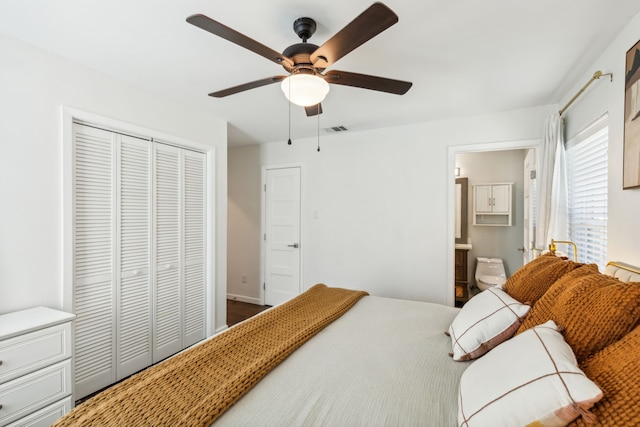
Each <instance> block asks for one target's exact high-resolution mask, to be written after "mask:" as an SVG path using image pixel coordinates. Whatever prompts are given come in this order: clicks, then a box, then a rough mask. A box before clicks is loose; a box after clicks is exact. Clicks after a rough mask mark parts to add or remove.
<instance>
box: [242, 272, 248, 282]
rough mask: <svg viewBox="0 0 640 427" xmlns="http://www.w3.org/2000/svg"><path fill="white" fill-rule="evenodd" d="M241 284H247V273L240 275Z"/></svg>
mask: <svg viewBox="0 0 640 427" xmlns="http://www.w3.org/2000/svg"><path fill="white" fill-rule="evenodd" d="M242 283H247V273H242Z"/></svg>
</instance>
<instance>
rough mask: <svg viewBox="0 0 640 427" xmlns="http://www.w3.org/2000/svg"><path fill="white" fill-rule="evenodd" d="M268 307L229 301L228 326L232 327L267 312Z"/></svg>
mask: <svg viewBox="0 0 640 427" xmlns="http://www.w3.org/2000/svg"><path fill="white" fill-rule="evenodd" d="M269 307H270V306H268V305H256V304H251V303H248V302H242V301H235V300H230V299H228V300H227V325H228V326H232V325H235V324H236V323H239V322H242V321H243V320H245V319H248V318H249V317H251V316H255V315H256V314H258V313H260V312H261V311H264V310H266V309H267V308H269Z"/></svg>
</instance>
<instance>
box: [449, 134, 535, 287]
mask: <svg viewBox="0 0 640 427" xmlns="http://www.w3.org/2000/svg"><path fill="white" fill-rule="evenodd" d="M539 142H540V141H539V140H526V141H515V142H502V143H490V144H481V145H473V146H459V147H451V148H450V152H449V154H450V157H449V158H450V161H451V171H454V173H453V175H457V176H455V178H456V179H459V178H467V180H468V203H467V206H468V207H467V217H468V225H467V234H468V239H467V242H466V243H467V244H468V246H469V252H468V270H469V271H468V277H469V287H470V288H472V287H473V286H474V276H475V267H476V259H477V258H478V257H490V258H501V259H503V261H504V265H505V270H506V273H507V276H509V275H511V274H512V273H513V272H515V271H516V270H517V269H518V268H520V267H521V266H522V265H523V264H524V257H523V252H524V251H527V250H528V245H525V244H524V239H525V238H526V234H527V232H525V228H527V230H528V229H529V224H528V223H529V222H530V221H531V218H530V211H529V210H525V171H524V169H525V158H526V156H527V153H529V150H530V149H532V148H533V149H535V148H536V147H537V146H538V145H539ZM493 183H512V184H513V185H512V201H511V210H512V222H511V224H512V225H509V226H495V225H491V226H486V225H473V216H474V196H473V194H474V186H476V185H478V184H493ZM529 184H530V183H528V182H527V185H529ZM450 185H452V186H453V185H455V179H452V180H451V184H450ZM449 194H452V196H451V197H455V194H456V192H455V190H454V189H453V191H450V192H449ZM530 201H531V199H527V203H529V202H530ZM450 205H453V210H452V212H455V203H450ZM527 206H528V205H527ZM452 216H453V218H450V221H454V223H455V215H452ZM525 219H526V220H525ZM452 228H453V229H454V232H455V226H454V227H452ZM452 234H453V233H452ZM451 240H452V243H453V242H454V240H455V237H454V236H452V238H451ZM456 243H458V245H459V242H458V241H456ZM453 252H454V248H452V249H451V253H452V256H451V257H450V258H452V259H453V258H454V254H453ZM452 268H453V267H452ZM471 290H474V289H471ZM470 295H471V296H472V295H473V292H472V293H471V294H470Z"/></svg>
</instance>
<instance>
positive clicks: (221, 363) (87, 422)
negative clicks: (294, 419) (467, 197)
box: [55, 284, 367, 427]
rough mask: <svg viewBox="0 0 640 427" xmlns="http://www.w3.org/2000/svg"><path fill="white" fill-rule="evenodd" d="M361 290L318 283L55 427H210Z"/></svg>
mask: <svg viewBox="0 0 640 427" xmlns="http://www.w3.org/2000/svg"><path fill="white" fill-rule="evenodd" d="M365 295H367V294H366V292H362V291H352V290H347V289H339V288H329V287H327V286H326V285H323V284H319V285H315V286H314V287H312V288H310V289H309V290H308V291H306V292H305V293H303V294H302V295H300V296H298V297H296V298H294V299H293V300H291V301H288V302H286V303H285V304H283V305H280V306H278V307H275V308H273V309H271V310H269V311H266V312H264V313H262V314H261V315H259V316H256V317H254V318H251V319H249V320H247V321H245V322H243V323H241V324H238V325H236V326H234V327H233V328H231V329H229V330H228V331H225V332H224V333H222V334H220V335H217V336H216V337H214V338H212V339H211V340H209V341H207V342H205V343H203V344H201V345H198V346H196V347H194V348H192V349H190V350H188V351H186V352H183V353H181V354H179V355H177V356H174V357H172V358H170V359H167V360H166V361H165V362H162V363H160V364H158V365H155V366H153V367H151V368H148V369H146V370H144V371H142V372H141V373H139V374H136V375H134V376H132V377H130V378H129V379H127V380H125V381H123V382H121V383H119V384H116V385H115V386H113V387H111V388H109V389H107V390H106V391H104V392H102V393H100V394H98V395H97V396H95V397H93V398H92V399H89V400H88V401H86V402H84V403H82V404H81V405H79V406H78V407H77V408H75V409H74V410H72V411H71V412H70V413H68V414H67V415H66V416H65V417H63V418H62V419H61V420H59V421H58V422H57V423H56V424H55V426H56V427H63V426H83V427H85V426H154V427H159V426H172V427H173V426H208V425H209V424H211V423H212V422H213V421H214V420H216V419H217V418H218V417H219V416H220V415H221V414H222V413H223V412H224V411H225V410H226V409H227V408H228V407H230V406H231V405H233V403H235V402H236V401H237V400H238V399H240V397H241V396H242V395H243V394H244V393H245V392H247V391H248V390H249V389H250V388H251V387H253V386H254V385H255V384H256V383H257V382H258V381H260V379H261V378H262V377H264V376H265V375H266V374H267V373H268V372H269V371H270V370H271V369H273V368H274V367H275V366H276V365H278V364H279V363H280V362H281V361H282V360H284V359H285V358H286V357H287V356H288V355H289V354H291V353H292V352H293V351H294V350H295V349H296V348H298V347H300V346H301V345H302V344H304V343H305V342H306V341H307V340H309V339H310V338H311V337H313V336H314V335H315V334H316V333H318V332H319V331H320V330H322V329H323V328H324V327H325V326H327V325H328V324H330V323H331V322H333V321H334V320H336V319H337V318H338V317H340V316H341V315H342V314H344V313H345V312H346V311H347V310H349V308H351V307H352V306H353V305H354V304H355V303H356V302H357V301H358V300H359V299H360V298H362V297H363V296H365Z"/></svg>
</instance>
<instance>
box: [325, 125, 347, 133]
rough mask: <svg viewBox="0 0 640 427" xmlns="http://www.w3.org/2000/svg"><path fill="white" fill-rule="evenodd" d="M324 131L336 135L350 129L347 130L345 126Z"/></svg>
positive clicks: (332, 127)
mask: <svg viewBox="0 0 640 427" xmlns="http://www.w3.org/2000/svg"><path fill="white" fill-rule="evenodd" d="M324 130H325V131H327V132H329V133H336V132H346V131H347V130H349V129H347V128H346V127H344V126H331V127H330V128H324Z"/></svg>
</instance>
